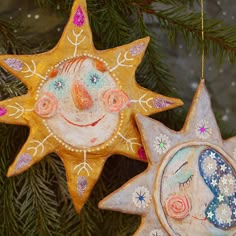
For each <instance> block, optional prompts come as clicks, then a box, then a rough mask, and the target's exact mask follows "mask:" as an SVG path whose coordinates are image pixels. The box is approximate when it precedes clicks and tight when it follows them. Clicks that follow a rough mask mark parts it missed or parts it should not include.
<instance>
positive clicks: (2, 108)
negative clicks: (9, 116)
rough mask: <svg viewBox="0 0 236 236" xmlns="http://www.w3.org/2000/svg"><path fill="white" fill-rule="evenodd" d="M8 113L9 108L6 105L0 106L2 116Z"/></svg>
mask: <svg viewBox="0 0 236 236" xmlns="http://www.w3.org/2000/svg"><path fill="white" fill-rule="evenodd" d="M6 113H7V109H6V108H4V107H0V116H4V115H5V114H6Z"/></svg>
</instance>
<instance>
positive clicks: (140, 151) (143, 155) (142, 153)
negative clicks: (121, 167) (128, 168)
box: [138, 147, 147, 161]
mask: <svg viewBox="0 0 236 236" xmlns="http://www.w3.org/2000/svg"><path fill="white" fill-rule="evenodd" d="M138 155H139V158H140V159H141V160H144V161H146V160H147V156H146V153H145V150H144V148H143V147H140V148H139V149H138Z"/></svg>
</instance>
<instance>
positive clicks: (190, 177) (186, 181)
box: [179, 174, 193, 187]
mask: <svg viewBox="0 0 236 236" xmlns="http://www.w3.org/2000/svg"><path fill="white" fill-rule="evenodd" d="M192 179H193V175H192V174H191V175H190V176H188V177H187V178H186V180H185V181H183V182H179V186H180V187H181V186H182V187H184V186H185V185H188V184H190V182H191V181H192Z"/></svg>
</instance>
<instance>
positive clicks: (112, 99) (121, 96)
mask: <svg viewBox="0 0 236 236" xmlns="http://www.w3.org/2000/svg"><path fill="white" fill-rule="evenodd" d="M103 104H104V106H105V108H106V110H107V111H109V112H119V111H121V110H122V109H123V108H125V107H126V106H129V105H130V101H129V97H128V95H127V94H126V93H124V92H123V91H121V90H118V89H110V90H108V91H106V92H105V94H104V95H103Z"/></svg>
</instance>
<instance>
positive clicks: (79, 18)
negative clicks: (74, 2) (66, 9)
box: [73, 6, 85, 27]
mask: <svg viewBox="0 0 236 236" xmlns="http://www.w3.org/2000/svg"><path fill="white" fill-rule="evenodd" d="M84 22H85V17H84V13H83V11H82V9H81V7H80V6H79V7H78V9H77V11H76V13H75V16H74V20H73V23H74V24H75V25H77V26H79V27H81V26H83V24H84Z"/></svg>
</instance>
